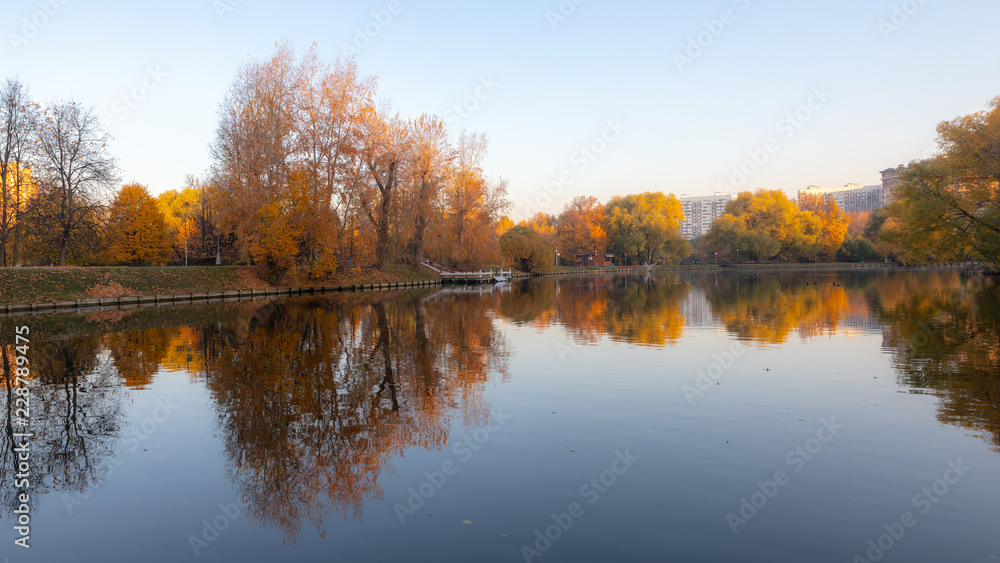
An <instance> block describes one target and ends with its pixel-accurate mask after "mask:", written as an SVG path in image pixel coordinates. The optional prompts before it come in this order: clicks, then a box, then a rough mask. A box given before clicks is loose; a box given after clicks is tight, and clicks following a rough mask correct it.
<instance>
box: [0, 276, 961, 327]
mask: <svg viewBox="0 0 1000 563" xmlns="http://www.w3.org/2000/svg"><path fill="white" fill-rule="evenodd" d="M768 266H769V265H758V264H740V265H738V266H737V265H735V264H733V265H731V266H728V267H724V266H714V265H702V266H701V267H698V266H695V267H685V266H654V267H653V268H652V270H650V269H648V268H646V267H645V266H629V267H618V268H613V269H611V268H594V269H584V270H572V271H554V272H546V273H541V274H524V273H513V272H510V271H509V270H507V271H504V272H503V273H504V274H507V277H508V278H509V279H524V278H537V277H550V276H575V275H609V274H611V275H616V274H634V273H645V272H648V271H653V272H689V273H711V272H725V271H733V270H752V269H760V270H773V271H780V270H789V271H809V270H862V269H863V270H875V269H886V270H890V269H891V270H901V269H905V268H900V267H898V266H894V265H892V264H889V265H886V264H882V263H867V264H830V265H824V264H797V265H792V267H791V268H788V267H785V268H782V267H781V266H782V265H777V266H772V267H768ZM917 269H921V268H917ZM932 269H959V268H954V267H953V268H948V267H937V268H932ZM449 281H450V280H449V279H448V277H444V278H441V279H432V280H421V281H412V282H393V283H375V284H372V283H367V284H355V285H343V286H318V287H292V288H274V289H243V290H233V291H209V292H198V293H179V294H171V295H148V296H138V297H135V296H133V297H94V298H90V299H74V300H72V301H58V302H50V303H21V304H13V305H0V316H5V315H15V314H23V313H52V312H60V311H62V312H80V311H102V310H113V309H133V308H137V307H158V306H160V305H173V304H180V303H201V302H219V301H223V302H226V301H252V300H256V299H268V298H275V297H292V296H298V295H321V294H325V293H340V292H345V291H388V290H392V289H409V288H416V287H430V286H436V285H447V284H448V282H449Z"/></svg>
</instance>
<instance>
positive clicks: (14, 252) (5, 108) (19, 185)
mask: <svg viewBox="0 0 1000 563" xmlns="http://www.w3.org/2000/svg"><path fill="white" fill-rule="evenodd" d="M37 125H38V124H37V115H36V106H35V104H34V103H32V101H31V98H30V97H29V95H28V89H27V87H26V86H25V85H23V84H21V83H20V82H19V81H18V80H17V79H10V78H9V79H7V80H6V82H4V84H3V86H2V87H0V267H7V265H8V263H9V264H10V265H17V263H18V261H19V258H20V257H19V256H18V251H19V247H20V242H21V223H22V220H23V217H24V206H25V203H26V202H27V199H28V197H29V196H30V194H31V191H32V190H31V187H32V185H33V183H32V177H31V170H30V169H29V166H30V162H29V155H30V149H31V147H32V140H33V139H32V137H33V136H34V135H35V130H36V127H37ZM8 248H9V249H10V254H11V257H10V260H9V261H8Z"/></svg>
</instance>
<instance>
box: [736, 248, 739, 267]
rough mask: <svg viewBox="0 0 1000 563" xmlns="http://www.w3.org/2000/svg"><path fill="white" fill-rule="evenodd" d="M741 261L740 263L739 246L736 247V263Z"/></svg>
mask: <svg viewBox="0 0 1000 563" xmlns="http://www.w3.org/2000/svg"><path fill="white" fill-rule="evenodd" d="M739 263H740V249H739V248H737V249H736V264H737V265H738V264H739Z"/></svg>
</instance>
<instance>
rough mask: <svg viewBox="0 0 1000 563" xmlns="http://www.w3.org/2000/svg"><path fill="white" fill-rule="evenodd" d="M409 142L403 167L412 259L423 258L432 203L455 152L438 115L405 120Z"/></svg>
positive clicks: (444, 180)
mask: <svg viewBox="0 0 1000 563" xmlns="http://www.w3.org/2000/svg"><path fill="white" fill-rule="evenodd" d="M409 128H410V139H411V143H412V147H411V150H410V152H409V157H410V162H409V163H408V166H407V170H408V172H409V177H410V184H411V187H410V193H411V196H410V198H409V200H410V202H411V212H412V214H413V242H412V244H411V247H412V255H413V263H414V264H420V263H421V262H423V261H424V253H425V246H426V245H427V234H428V229H429V227H430V225H431V222H432V221H433V218H434V204H435V203H436V202H437V200H438V198H439V197H440V194H441V191H442V189H443V188H444V185H445V182H447V180H448V171H449V166H450V165H451V162H452V161H453V160H454V159H455V157H456V156H457V155H456V154H455V152H454V150H453V149H452V148H451V145H450V143H449V142H448V132H447V131H446V130H445V126H444V122H443V121H442V120H441V118H439V117H437V116H431V115H422V116H420V117H419V118H417V119H415V120H413V121H411V122H410V123H409Z"/></svg>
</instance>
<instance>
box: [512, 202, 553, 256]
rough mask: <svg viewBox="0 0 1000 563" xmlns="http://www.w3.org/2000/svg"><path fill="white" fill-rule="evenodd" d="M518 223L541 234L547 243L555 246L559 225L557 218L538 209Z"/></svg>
mask: <svg viewBox="0 0 1000 563" xmlns="http://www.w3.org/2000/svg"><path fill="white" fill-rule="evenodd" d="M518 225H520V226H522V227H528V228H529V229H531V230H532V231H535V232H536V233H538V234H539V235H541V236H542V238H544V239H545V240H546V241H547V242H548V243H549V244H551V245H552V246H553V247H556V242H557V241H558V240H559V233H558V231H557V228H558V225H559V218H558V217H556V216H554V215H548V214H546V213H542V212H541V211H539V212H538V213H535V214H534V215H532V216H531V217H528V218H527V219H524V220H522V221H521V222H520V223H518Z"/></svg>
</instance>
